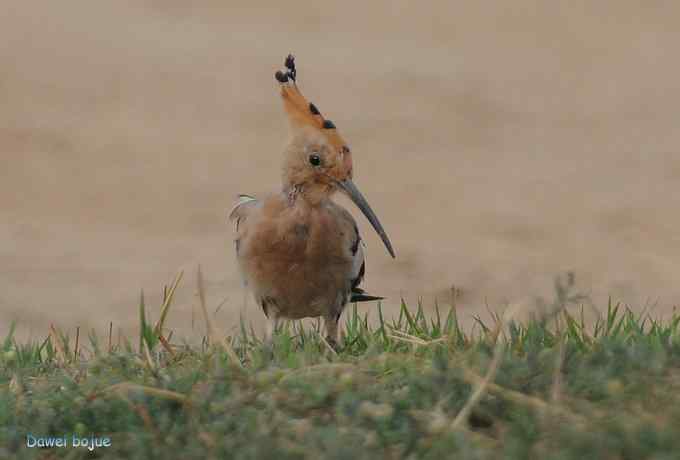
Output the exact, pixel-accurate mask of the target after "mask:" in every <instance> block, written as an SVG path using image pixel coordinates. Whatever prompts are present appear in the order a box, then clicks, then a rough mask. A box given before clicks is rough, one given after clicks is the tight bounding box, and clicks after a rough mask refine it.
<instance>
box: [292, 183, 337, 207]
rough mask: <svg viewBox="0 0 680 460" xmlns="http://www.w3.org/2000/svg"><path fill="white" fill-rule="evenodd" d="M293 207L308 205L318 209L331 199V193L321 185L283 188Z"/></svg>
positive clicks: (300, 185) (298, 185)
mask: <svg viewBox="0 0 680 460" xmlns="http://www.w3.org/2000/svg"><path fill="white" fill-rule="evenodd" d="M283 193H284V194H285V195H286V196H287V198H288V202H289V203H290V204H291V205H296V204H297V205H306V206H311V207H316V206H319V205H321V204H322V203H324V202H325V201H327V200H329V199H330V196H331V191H330V190H328V187H326V186H323V185H320V184H312V185H309V184H297V185H292V184H291V185H288V186H284V187H283Z"/></svg>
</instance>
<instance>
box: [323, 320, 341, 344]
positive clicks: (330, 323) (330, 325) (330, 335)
mask: <svg viewBox="0 0 680 460" xmlns="http://www.w3.org/2000/svg"><path fill="white" fill-rule="evenodd" d="M339 320H340V316H339V315H338V316H333V317H330V316H327V317H324V319H323V321H324V326H325V327H326V342H328V345H330V346H331V348H333V350H335V351H338V350H339V348H340V346H339V345H338V321H339Z"/></svg>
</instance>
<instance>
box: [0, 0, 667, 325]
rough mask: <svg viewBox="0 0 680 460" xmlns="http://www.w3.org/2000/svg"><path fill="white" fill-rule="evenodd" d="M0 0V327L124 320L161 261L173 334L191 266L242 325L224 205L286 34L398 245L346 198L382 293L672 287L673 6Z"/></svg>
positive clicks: (279, 142) (222, 319) (271, 107)
mask: <svg viewBox="0 0 680 460" xmlns="http://www.w3.org/2000/svg"><path fill="white" fill-rule="evenodd" d="M2 4H3V5H2V8H1V11H2V12H1V14H0V62H2V70H1V71H0V94H1V95H2V97H1V99H0V155H2V157H1V158H2V166H1V168H0V333H4V332H5V331H6V330H7V328H8V326H9V323H10V321H11V320H17V321H18V326H19V330H20V332H21V334H22V335H27V334H28V335H32V336H34V337H35V336H44V334H45V333H46V330H47V327H48V326H49V323H51V322H54V323H56V324H58V325H60V326H62V327H67V328H73V327H75V325H80V326H81V327H94V328H96V329H97V330H98V331H99V332H101V333H104V332H105V331H106V330H107V328H108V323H109V321H113V323H114V326H115V327H117V328H118V327H121V328H124V329H125V330H127V331H130V332H133V331H134V330H135V329H136V323H137V315H138V311H137V307H136V306H137V302H138V296H139V292H140V290H141V289H142V288H144V289H145V291H146V293H147V304H148V305H149V309H150V310H152V311H153V315H156V314H157V311H158V303H159V298H158V296H159V292H160V289H161V287H162V285H163V284H164V283H169V282H170V281H171V280H172V278H173V277H174V275H175V274H176V273H177V272H178V271H179V270H182V269H183V270H185V271H186V272H185V278H184V281H183V283H182V285H181V286H180V290H179V293H178V302H177V304H176V305H175V307H174V309H173V311H172V312H171V315H170V325H171V326H172V327H173V328H175V329H177V331H178V332H179V333H180V334H187V335H190V334H191V332H192V327H191V318H192V309H194V308H195V306H196V301H195V270H196V266H197V265H198V264H199V263H200V264H202V267H203V271H204V273H205V277H206V283H207V291H208V301H209V306H210V308H211V309H214V308H215V307H216V306H217V305H218V304H219V303H220V302H221V301H222V300H223V299H226V301H225V302H224V305H223V306H222V307H221V309H220V310H219V311H218V312H217V314H216V321H217V324H218V325H219V326H220V327H221V328H223V329H226V330H229V329H230V328H231V327H232V326H233V325H234V324H236V322H237V319H238V315H239V313H242V314H245V316H246V318H247V319H249V320H253V321H255V322H259V321H260V320H261V318H262V314H261V313H260V311H259V309H258V308H257V307H255V306H254V305H253V303H252V301H251V303H250V305H249V307H248V308H247V309H246V310H245V311H244V309H243V291H242V289H241V288H240V280H239V276H238V274H237V272H236V270H235V263H234V260H233V250H232V242H231V226H229V225H227V224H226V223H225V212H226V210H227V208H228V207H230V205H231V203H232V201H233V197H234V195H235V194H236V193H239V192H245V193H253V194H261V193H263V192H266V191H270V190H273V189H277V188H278V187H279V161H280V152H281V151H282V149H283V147H284V144H285V142H286V140H287V136H288V133H287V125H286V122H285V119H284V117H283V111H282V107H281V102H280V101H279V99H278V96H277V92H276V86H275V84H274V80H273V73H274V71H275V70H276V69H278V68H279V67H280V65H281V63H282V60H283V57H284V56H285V55H286V54H287V53H288V52H290V51H292V52H293V53H295V55H296V56H297V60H298V72H299V84H300V86H301V88H302V90H303V92H304V93H305V94H306V95H307V96H308V97H309V98H310V100H312V101H314V102H315V103H316V104H317V105H318V106H319V108H320V109H321V111H322V112H323V113H324V114H325V115H327V116H328V117H329V118H331V119H332V120H333V121H334V122H335V123H336V125H337V126H338V128H339V129H340V130H341V132H342V133H343V135H345V137H346V138H347V139H348V141H349V142H350V145H351V146H352V148H353V150H354V152H355V165H356V182H357V184H358V185H359V186H360V187H361V188H362V190H363V191H364V193H365V195H366V196H367V197H368V198H369V201H370V202H371V203H372V205H373V207H374V209H375V210H376V211H377V213H378V215H379V216H380V217H381V220H382V222H383V224H384V225H385V227H386V229H387V230H388V233H389V234H390V237H391V239H392V241H393V243H394V245H395V248H396V251H397V260H396V261H393V260H391V259H390V258H389V256H388V255H387V253H386V252H385V250H384V249H383V248H382V246H381V244H380V241H379V239H378V238H377V236H375V234H374V233H373V232H372V230H371V229H370V227H369V226H368V225H367V223H366V221H365V219H363V217H361V218H360V219H358V220H359V222H360V226H361V228H362V231H363V233H364V236H365V239H366V241H367V243H368V257H369V259H368V275H367V278H366V287H367V288H368V289H369V290H370V291H371V292H374V293H378V294H383V295H387V296H388V297H389V298H390V299H389V301H388V304H389V305H390V306H396V304H397V303H398V298H399V296H400V294H403V295H404V296H405V297H406V299H407V300H409V301H411V302H414V301H415V300H416V299H417V298H418V297H419V296H422V297H423V298H424V301H425V304H426V305H431V303H432V299H433V297H434V296H439V297H440V298H442V299H443V302H442V303H446V302H447V299H448V297H447V296H448V292H449V288H450V286H451V285H452V284H454V285H456V286H458V287H459V288H461V289H462V292H463V295H462V297H461V303H460V308H461V312H462V314H463V315H464V316H466V317H468V318H469V314H470V313H473V312H479V311H482V312H483V311H484V303H485V302H488V303H489V305H490V306H491V307H493V308H495V307H499V306H501V305H503V303H504V302H512V301H514V300H516V299H519V298H522V297H525V296H531V295H534V294H545V295H547V294H549V293H550V292H551V289H552V288H551V283H552V278H553V276H554V275H556V274H557V273H560V272H563V271H564V270H573V271H574V272H575V273H576V277H577V282H578V284H579V285H580V286H581V288H582V289H584V290H586V291H587V292H589V293H591V294H592V296H593V298H594V299H595V301H596V302H599V303H600V304H601V303H602V302H603V301H604V300H605V299H606V298H607V296H608V295H612V296H613V297H614V298H615V299H619V300H622V301H624V302H627V303H629V304H631V305H632V306H634V307H636V308H639V307H642V306H644V305H645V304H653V303H657V304H658V306H657V307H656V310H655V311H656V312H657V313H659V314H660V315H661V314H664V313H668V312H670V311H671V308H672V307H673V305H674V304H678V303H680V283H679V282H678V280H679V278H680V231H679V229H678V225H679V224H680V213H679V211H678V209H679V208H678V205H679V204H680V199H679V197H680V194H679V192H680V190H679V189H680V187H679V181H680V123H679V121H680V120H679V118H680V112H679V107H680V60H678V45H679V44H680V27H678V21H679V20H680V6H679V5H680V4H678V3H676V2H661V1H658V2H632V1H602V2H566V1H565V2H538V1H536V2H532V1H526V0H521V1H515V2H449V1H438V2H427V3H418V2H405V1H391V2H383V3H378V2H357V3H356V4H353V3H351V2H347V1H345V2H313V3H307V4H297V3H295V2H292V3H291V2H287V3H280V2H279V3H275V2H258V1H250V2H243V4H235V3H232V2H227V1H216V0H213V1H202V2H200V1H199V2H186V1H175V0H172V1H160V0H159V1H136V2H135V1H117V2H113V1H111V2H91V1H68V2H37V1H22V2H9V1H4V2H2ZM244 4H246V5H247V6H243V5H244ZM418 5H423V6H418ZM424 5H426V6H424ZM352 212H353V213H354V214H356V215H357V216H359V214H358V211H356V210H355V209H354V208H352ZM360 309H361V311H371V310H373V309H374V306H373V305H362V306H361V307H360ZM195 329H196V330H198V331H199V332H201V329H202V326H201V325H200V323H198V322H197V324H196V325H195Z"/></svg>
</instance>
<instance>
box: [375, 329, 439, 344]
mask: <svg viewBox="0 0 680 460" xmlns="http://www.w3.org/2000/svg"><path fill="white" fill-rule="evenodd" d="M388 327H389V326H388ZM387 336H388V337H390V338H392V339H395V340H401V341H402V342H408V343H412V344H415V345H421V346H429V345H434V344H435V343H439V342H445V341H446V340H447V338H448V337H447V336H441V337H437V338H436V339H432V340H424V339H421V338H420V337H416V336H415V335H411V334H408V333H406V332H403V331H400V330H398V329H392V332H391V333H389V334H387Z"/></svg>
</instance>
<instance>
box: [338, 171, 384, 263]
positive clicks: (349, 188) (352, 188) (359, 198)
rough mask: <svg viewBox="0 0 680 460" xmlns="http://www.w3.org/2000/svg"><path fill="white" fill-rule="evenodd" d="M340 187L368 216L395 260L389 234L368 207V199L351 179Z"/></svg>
mask: <svg viewBox="0 0 680 460" xmlns="http://www.w3.org/2000/svg"><path fill="white" fill-rule="evenodd" d="M338 186H340V188H341V189H342V190H343V191H344V192H345V193H346V194H347V196H349V198H350V199H351V200H352V202H353V203H354V204H355V205H357V207H358V208H359V209H360V210H361V212H362V213H364V216H366V219H368V221H369V222H370V223H371V225H372V226H373V228H374V229H375V231H376V233H378V235H380V239H382V242H383V243H384V244H385V247H386V248H387V252H389V253H390V255H391V256H392V257H393V258H395V257H396V256H395V255H394V249H392V243H390V239H389V238H388V236H387V233H385V229H383V227H382V225H380V221H379V220H378V216H376V215H375V213H374V212H373V210H372V209H371V207H370V206H369V205H368V202H367V201H366V198H364V196H363V195H362V194H361V192H360V191H359V189H358V188H357V186H356V185H354V182H352V181H351V179H345V180H343V181H338Z"/></svg>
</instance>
